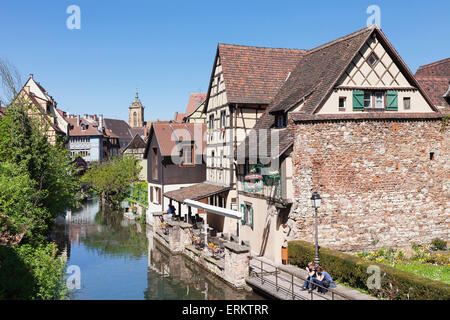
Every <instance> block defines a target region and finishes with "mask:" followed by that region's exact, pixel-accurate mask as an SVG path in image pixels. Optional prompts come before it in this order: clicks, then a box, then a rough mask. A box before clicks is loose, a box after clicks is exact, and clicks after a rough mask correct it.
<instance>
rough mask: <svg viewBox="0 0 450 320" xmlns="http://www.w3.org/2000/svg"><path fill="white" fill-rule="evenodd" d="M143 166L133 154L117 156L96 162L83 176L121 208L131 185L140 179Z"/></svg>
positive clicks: (107, 199)
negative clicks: (106, 160)
mask: <svg viewBox="0 0 450 320" xmlns="http://www.w3.org/2000/svg"><path fill="white" fill-rule="evenodd" d="M141 169H142V167H141V166H140V165H139V163H138V160H137V159H136V158H134V157H132V156H126V155H125V156H116V157H113V158H112V159H111V160H110V161H108V162H103V163H98V164H95V165H94V166H93V167H92V168H91V169H89V170H87V171H86V173H85V174H84V176H83V177H82V178H81V181H82V182H83V183H86V184H87V185H88V186H89V187H90V188H91V189H92V190H93V191H94V193H95V194H97V195H99V196H101V197H102V199H103V200H104V201H105V202H106V203H107V204H108V205H111V206H112V207H114V208H119V206H120V204H121V202H122V201H124V200H125V199H126V198H127V197H128V195H129V187H130V185H131V184H132V183H133V182H136V181H138V180H139V172H140V171H141Z"/></svg>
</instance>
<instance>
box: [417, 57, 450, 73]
mask: <svg viewBox="0 0 450 320" xmlns="http://www.w3.org/2000/svg"><path fill="white" fill-rule="evenodd" d="M449 75H450V58H446V59H442V60H439V61H435V62H432V63H429V64H426V65H423V66H420V67H419V69H417V72H416V77H422V76H434V77H449Z"/></svg>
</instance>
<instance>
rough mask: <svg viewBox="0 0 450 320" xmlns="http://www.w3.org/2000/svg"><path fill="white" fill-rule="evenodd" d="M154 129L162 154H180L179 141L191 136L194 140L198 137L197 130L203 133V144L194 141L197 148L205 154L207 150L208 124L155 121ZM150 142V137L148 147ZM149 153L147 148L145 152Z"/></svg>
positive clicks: (191, 139)
mask: <svg viewBox="0 0 450 320" xmlns="http://www.w3.org/2000/svg"><path fill="white" fill-rule="evenodd" d="M198 128H199V129H198ZM152 130H153V132H154V134H155V135H156V139H157V140H158V144H159V148H160V152H161V155H163V156H171V155H178V149H177V142H178V141H182V140H183V138H184V139H187V138H189V139H190V141H193V140H194V139H195V138H197V137H196V135H195V130H199V133H201V141H202V145H201V146H199V145H198V141H194V142H195V145H196V150H200V147H201V152H202V154H204V153H205V152H206V139H205V132H206V124H196V123H175V122H153V126H152ZM149 144H150V139H149V140H148V141H147V148H148V146H149ZM145 153H146V154H147V150H146V152H145Z"/></svg>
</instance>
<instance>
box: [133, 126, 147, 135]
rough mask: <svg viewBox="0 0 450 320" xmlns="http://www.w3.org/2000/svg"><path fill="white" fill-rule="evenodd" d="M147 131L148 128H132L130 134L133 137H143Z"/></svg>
mask: <svg viewBox="0 0 450 320" xmlns="http://www.w3.org/2000/svg"><path fill="white" fill-rule="evenodd" d="M146 130H148V128H146V127H134V128H131V127H130V132H131V135H132V136H133V137H134V136H135V135H140V136H142V137H143V136H145V132H146Z"/></svg>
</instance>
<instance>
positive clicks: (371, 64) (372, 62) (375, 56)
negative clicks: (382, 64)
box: [367, 52, 380, 68]
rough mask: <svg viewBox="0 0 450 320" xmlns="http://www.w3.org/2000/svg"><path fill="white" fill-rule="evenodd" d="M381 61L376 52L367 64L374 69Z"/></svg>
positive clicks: (371, 55) (368, 59)
mask: <svg viewBox="0 0 450 320" xmlns="http://www.w3.org/2000/svg"><path fill="white" fill-rule="evenodd" d="M379 60H380V59H378V56H377V55H376V54H375V52H372V53H371V54H370V55H369V57H368V58H367V62H368V63H369V65H370V66H371V67H372V68H373V67H375V65H376V64H377V62H378V61H379Z"/></svg>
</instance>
